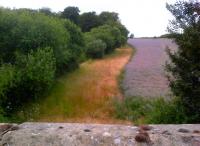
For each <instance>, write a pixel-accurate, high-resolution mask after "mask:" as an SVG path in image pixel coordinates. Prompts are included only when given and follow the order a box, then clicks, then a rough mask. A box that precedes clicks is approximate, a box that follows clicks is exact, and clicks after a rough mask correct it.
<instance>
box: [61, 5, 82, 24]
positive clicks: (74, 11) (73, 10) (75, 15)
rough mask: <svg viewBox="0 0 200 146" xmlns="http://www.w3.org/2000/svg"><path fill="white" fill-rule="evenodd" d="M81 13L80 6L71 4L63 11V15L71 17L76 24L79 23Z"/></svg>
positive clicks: (63, 16) (67, 17)
mask: <svg viewBox="0 0 200 146" xmlns="http://www.w3.org/2000/svg"><path fill="white" fill-rule="evenodd" d="M79 13H80V10H79V8H78V7H71V6H69V7H66V8H65V9H64V11H63V12H62V13H61V17H62V18H66V19H69V20H71V21H72V22H74V23H75V24H78V20H79Z"/></svg>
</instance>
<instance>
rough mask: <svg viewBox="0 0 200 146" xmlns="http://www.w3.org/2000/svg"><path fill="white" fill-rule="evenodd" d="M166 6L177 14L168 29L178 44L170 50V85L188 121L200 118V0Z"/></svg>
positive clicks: (168, 66) (198, 120) (195, 120)
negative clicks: (175, 50) (174, 48)
mask: <svg viewBox="0 0 200 146" xmlns="http://www.w3.org/2000/svg"><path fill="white" fill-rule="evenodd" d="M167 9H168V10H169V11H170V12H171V13H172V14H173V15H174V17H175V20H173V21H171V25H170V26H169V30H170V32H171V33H172V34H175V35H174V36H176V37H175V41H176V43H177V44H178V46H179V48H178V51H177V52H176V53H172V52H170V51H169V50H168V53H169V56H170V59H171V63H168V64H167V70H168V71H169V72H170V73H171V74H172V77H169V79H170V87H171V89H172V92H173V93H174V95H176V96H178V97H180V100H181V103H182V105H183V106H184V111H185V113H186V115H187V117H188V122H200V58H199V57H200V3H199V2H198V1H189V2H186V1H182V2H181V1H179V2H176V3H175V4H174V5H168V4H167Z"/></svg>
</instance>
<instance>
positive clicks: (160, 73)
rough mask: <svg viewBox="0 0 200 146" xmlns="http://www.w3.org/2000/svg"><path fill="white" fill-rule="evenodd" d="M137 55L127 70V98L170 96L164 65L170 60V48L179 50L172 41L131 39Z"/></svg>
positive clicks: (124, 86)
mask: <svg viewBox="0 0 200 146" xmlns="http://www.w3.org/2000/svg"><path fill="white" fill-rule="evenodd" d="M128 42H129V44H131V45H133V46H134V47H135V48H136V54H135V55H134V57H133V58H132V59H131V61H130V62H129V63H128V64H127V66H126V68H125V77H124V81H123V88H124V92H125V95H126V96H129V97H131V96H142V97H160V96H163V97H165V96H168V95H169V93H170V92H169V87H168V81H167V78H166V76H165V71H164V65H165V62H166V61H168V60H169V58H168V55H167V53H166V51H165V50H166V47H167V46H168V47H169V48H170V49H171V50H172V51H173V50H175V49H176V48H177V46H176V44H174V43H173V41H172V40H170V39H129V41H128Z"/></svg>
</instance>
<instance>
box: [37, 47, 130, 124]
mask: <svg viewBox="0 0 200 146" xmlns="http://www.w3.org/2000/svg"><path fill="white" fill-rule="evenodd" d="M131 54H132V49H131V48H123V49H117V50H116V51H115V53H114V54H112V55H108V56H106V57H105V58H104V59H99V60H92V61H87V62H85V63H83V64H81V66H80V69H78V70H77V71H75V72H72V73H70V74H68V75H67V76H65V77H63V78H61V79H60V80H59V82H58V85H57V86H56V87H55V89H54V90H53V91H52V94H51V95H50V96H49V97H47V98H46V99H45V100H44V101H42V102H41V104H40V114H39V116H38V119H37V121H50V122H87V123H90V122H92V123H112V124H115V123H116V124H120V123H123V124H124V123H125V124H126V123H127V124H129V123H130V122H124V121H121V120H116V119H115V118H114V117H113V112H114V107H113V100H115V99H116V98H120V97H122V95H121V93H120V90H119V87H118V83H117V77H118V75H119V74H120V71H121V70H122V68H123V67H124V65H125V64H126V63H127V62H128V60H129V58H130V56H131Z"/></svg>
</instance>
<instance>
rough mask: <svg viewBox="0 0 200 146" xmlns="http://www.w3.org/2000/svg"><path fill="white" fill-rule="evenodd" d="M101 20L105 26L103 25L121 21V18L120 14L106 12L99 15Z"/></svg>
mask: <svg viewBox="0 0 200 146" xmlns="http://www.w3.org/2000/svg"><path fill="white" fill-rule="evenodd" d="M99 19H100V21H101V23H102V25H103V24H107V23H109V22H117V21H119V16H118V13H115V12H106V11H104V12H102V13H101V14H100V15H99Z"/></svg>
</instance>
